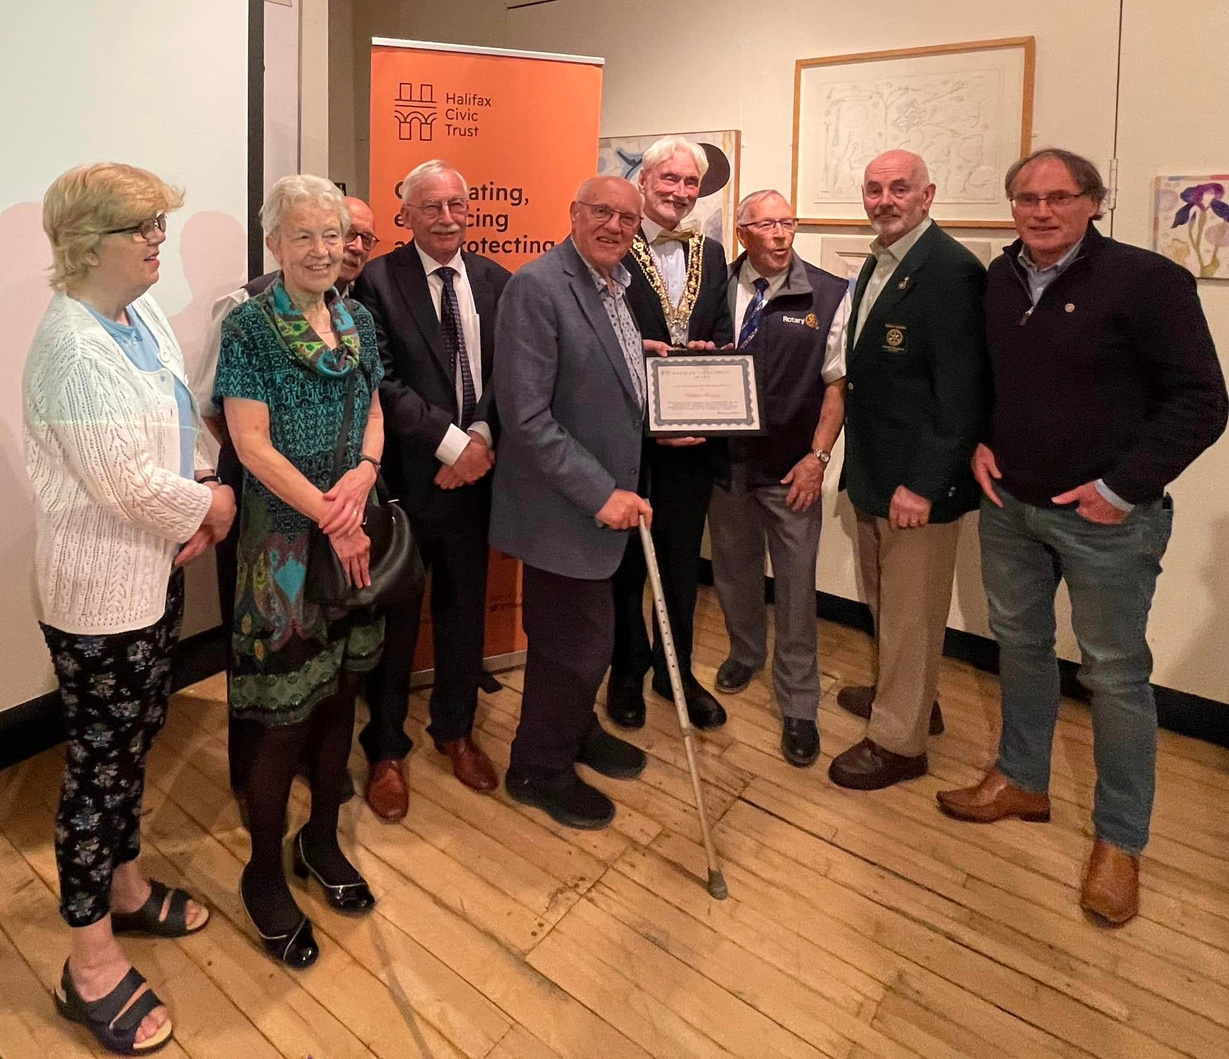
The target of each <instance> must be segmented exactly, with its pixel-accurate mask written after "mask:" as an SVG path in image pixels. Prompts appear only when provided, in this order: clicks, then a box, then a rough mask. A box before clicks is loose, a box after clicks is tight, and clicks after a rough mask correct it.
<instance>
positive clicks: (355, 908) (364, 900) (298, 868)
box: [293, 831, 376, 915]
mask: <svg viewBox="0 0 1229 1059" xmlns="http://www.w3.org/2000/svg"><path fill="white" fill-rule="evenodd" d="M293 863H294V873H295V875H297V876H298V877H299V878H300V879H306V878H307V877H308V875H312V876H314V877H315V879H316V882H318V883H319V884H320V886H321V887H322V888H323V890H324V897H325V900H326V901H328V903H329V904H330V905H331V906H332V907H333V908H335V909H337V911H338V912H348V913H350V914H351V915H359V914H361V913H363V912H370V911H371V910H372V909H373V908H375V906H376V899H375V897H374V895H373V894H372V892H371V890H370V889H368V887H367V880H366V879H364V878H363V877H362V876H361V875H359V874H358V872H355V873H354V874H355V875H356V876H357V879H356V881H354V882H346V883H336V882H329V881H328V880H327V879H326V878H325V877H324V876H323V875H321V874H320V873H319V872H318V871H316V869H315V868H313V867H312V866H311V865H310V864H309V863H308V862H307V857H305V856H304V854H303V832H302V831H300V832H299V833H298V834H297V835H295V836H294V861H293Z"/></svg>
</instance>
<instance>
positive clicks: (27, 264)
mask: <svg viewBox="0 0 1229 1059" xmlns="http://www.w3.org/2000/svg"><path fill="white" fill-rule="evenodd" d="M71 8H72V9H71V11H68V10H67V9H64V10H61V12H60V14H58V15H55V16H49V14H48V9H47V7H46V6H45V5H39V4H25V5H20V4H15V3H9V4H6V5H5V17H4V32H3V34H0V88H2V89H3V95H4V97H5V99H6V101H7V102H6V105H5V113H4V133H5V144H6V147H7V150H6V153H5V164H4V166H3V167H0V247H3V248H4V252H5V260H6V272H7V276H6V282H5V283H4V284H3V286H2V287H0V319H3V320H4V322H5V330H6V336H7V340H8V341H7V348H8V355H7V356H6V357H4V358H3V360H0V569H2V570H3V571H4V572H5V582H4V584H5V588H4V594H3V606H0V642H3V644H4V651H3V659H4V664H3V666H0V708H7V707H10V706H13V705H15V704H17V703H20V702H24V701H25V700H27V699H30V698H33V697H35V696H37V695H40V694H42V693H43V692H46V691H48V690H50V689H51V688H52V687H54V678H53V676H52V673H51V666H50V662H49V660H48V658H47V651H46V648H45V647H44V645H43V642H42V637H41V635H40V634H39V630H38V625H37V623H36V611H35V596H34V585H33V575H32V568H33V533H34V526H33V514H32V501H31V497H30V492H29V488H28V485H27V482H26V475H25V462H24V457H23V455H22V441H21V370H22V363H23V361H24V357H25V350H26V349H27V348H28V347H29V342H30V338H31V337H32V335H33V333H34V330H35V328H36V327H37V325H38V321H39V318H40V317H41V315H42V312H43V308H44V307H45V305H46V303H47V300H48V299H49V297H50V295H51V291H50V288H49V287H48V286H47V283H46V274H47V273H46V268H47V266H48V265H49V264H50V260H51V255H50V251H49V250H48V248H47V240H46V237H45V236H44V235H43V232H42V227H41V202H42V196H43V192H44V191H45V190H46V188H47V185H48V184H49V183H50V182H51V181H52V180H53V179H54V178H55V177H56V176H58V175H59V174H60V173H62V172H63V171H64V170H66V169H68V168H69V167H71V166H74V165H79V164H82V163H86V162H96V161H105V160H115V161H124V162H130V163H133V164H135V165H140V166H144V167H146V168H148V169H152V170H153V171H154V172H156V173H158V174H159V175H160V176H162V177H163V178H164V179H166V180H168V181H170V182H172V183H176V184H179V185H181V186H183V187H184V188H185V189H186V191H187V203H186V205H185V207H184V209H182V210H181V211H179V212H178V213H176V214H174V215H173V217H172V219H171V224H170V225H169V227H168V231H167V236H168V239H167V243H166V245H165V247H164V249H163V254H162V261H163V266H162V280H161V281H160V282H159V284H158V285H157V286H156V287H155V288H154V291H153V293H154V294H155V296H156V297H157V298H158V300H159V302H160V303H161V305H162V307H163V309H164V310H166V313H167V315H168V316H169V317H170V318H171V323H172V324H173V325H174V327H175V331H176V334H177V335H178V336H179V339H180V342H181V343H182V344H183V346H184V348H185V352H186V353H190V351H191V350H192V349H193V348H195V347H196V346H197V345H198V343H199V341H200V335H201V334H202V333H203V327H204V324H205V323H206V321H207V320H208V317H209V309H210V306H211V305H212V303H213V301H214V300H215V299H216V298H217V297H219V296H220V295H221V294H223V293H225V292H226V291H228V290H232V289H233V288H234V287H235V286H236V285H237V284H238V283H240V282H242V281H243V279H244V273H245V261H246V234H245V233H246V216H247V2H246V0H211V2H210V3H208V4H202V3H196V2H194V0H127V2H126V3H123V4H103V3H92V4H74V5H71ZM49 17H50V21H49ZM212 578H213V573H212V565H211V564H210V565H208V566H206V565H204V564H198V566H197V567H196V568H194V569H193V570H192V571H191V576H190V579H189V613H188V618H187V622H186V625H185V633H186V634H190V633H192V632H194V631H199V630H200V629H202V628H207V627H209V626H212V625H214V624H216V623H217V607H216V596H215V593H214V591H213V587H212Z"/></svg>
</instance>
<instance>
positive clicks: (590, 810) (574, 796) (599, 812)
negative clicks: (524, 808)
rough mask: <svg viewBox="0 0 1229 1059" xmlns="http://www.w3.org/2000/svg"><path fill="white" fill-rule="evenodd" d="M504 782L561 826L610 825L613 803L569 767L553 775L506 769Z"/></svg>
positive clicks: (517, 796)
mask: <svg viewBox="0 0 1229 1059" xmlns="http://www.w3.org/2000/svg"><path fill="white" fill-rule="evenodd" d="M504 785H505V786H506V787H507V788H508V793H509V794H510V795H511V796H512V798H513V799H515V800H516V801H518V802H520V803H521V804H522V805H532V806H535V807H537V808H538V809H541V810H543V811H544V812H545V813H546V814H547V815H548V816H549V817H550V818H551V819H552V820H554V821H556V822H557V823H560V824H563V826H564V827H575V828H579V829H580V830H582V831H600V830H601V829H602V828H604V827H609V826H610V822H611V821H612V820H613V819H614V816H615V805H614V802H612V801H611V800H610V799H609V798H607V797H606V795H604V794H603V793H602V792H601V791H599V790H598V789H597V788H596V787H591V786H589V784H587V783H586V782H585V781H584V780H582V779H581V778H580V777H579V776H578V775H576V773H575V772H574V771H573V770H572V769H565V770H564V771H563V772H560V773H556V774H554V775H540V776H531V775H525V774H522V773H518V772H517V771H516V770H515V769H511V768H510V769H508V772H507V774H506V775H505V776H504Z"/></svg>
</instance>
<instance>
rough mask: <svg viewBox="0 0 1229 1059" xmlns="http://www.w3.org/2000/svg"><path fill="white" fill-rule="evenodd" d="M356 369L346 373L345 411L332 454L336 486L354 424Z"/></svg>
mask: <svg viewBox="0 0 1229 1059" xmlns="http://www.w3.org/2000/svg"><path fill="white" fill-rule="evenodd" d="M357 370H358V369H357V368H351V369H350V370H349V371H348V372H346V410H345V412H343V413H342V417H341V433H340V434H338V435H337V448H336V450H335V451H334V452H333V483H334V484H336V483H337V481H338V479H339V478H341V476H342V473H343V471H342V467H343V465H344V464H345V462H346V444H347V442H349V440H350V427H351V425H352V424H353V423H354V376H355V375H356V374H357Z"/></svg>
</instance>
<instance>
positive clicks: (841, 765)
mask: <svg viewBox="0 0 1229 1059" xmlns="http://www.w3.org/2000/svg"><path fill="white" fill-rule="evenodd" d="M926 768H927V762H926V755H925V754H919V755H918V756H917V757H907V756H905V755H903V754H893V753H892V752H891V751H890V750H884V749H883V747H881V746H880V745H879V744H878V743H874V742H872V741H871V740H869V739H863V740H862V742H860V743H856V744H855V745H854V746H851V747H850V748H849V749H848V750H846V751H845V752H844V753H843V754H838V755H837V756H836V757H835V758H833V759H832V764H831V765H829V766H828V778H829V779H830V780H832V782H833V783H835V784H836V785H837V786H838V787H845V788H848V789H849V790H853V791H878V790H882V789H883V788H884V787H891V786H892V785H893V784H894V783H900V782H901V780H915V779H917V778H918V777H919V776H925V775H926Z"/></svg>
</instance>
